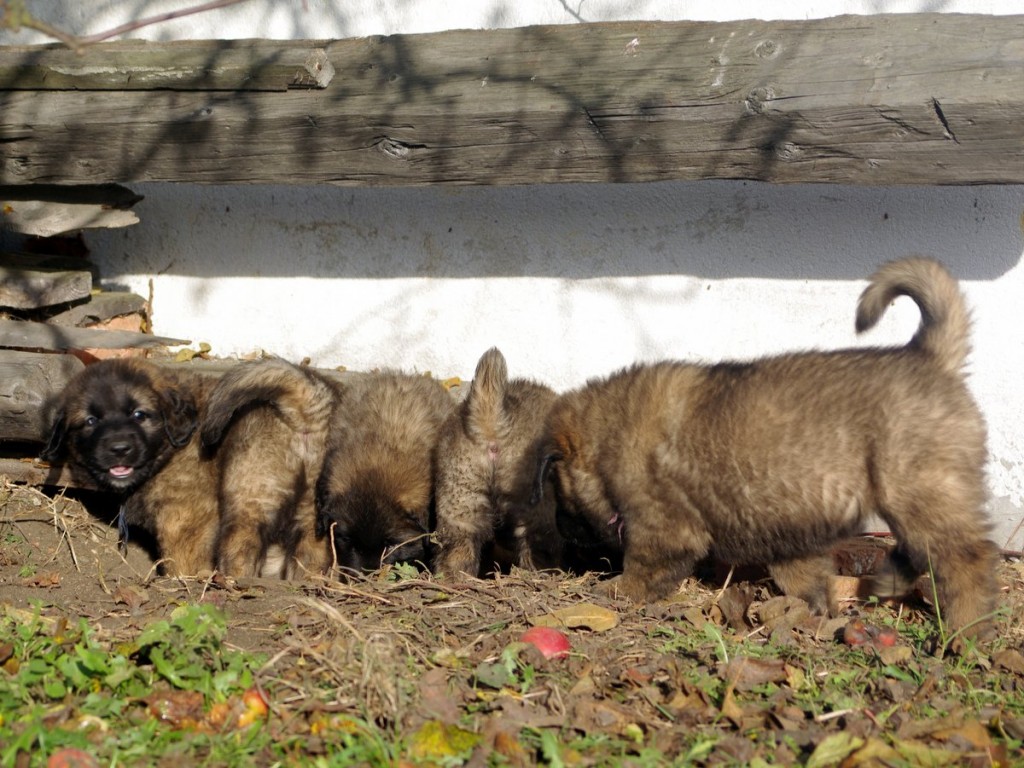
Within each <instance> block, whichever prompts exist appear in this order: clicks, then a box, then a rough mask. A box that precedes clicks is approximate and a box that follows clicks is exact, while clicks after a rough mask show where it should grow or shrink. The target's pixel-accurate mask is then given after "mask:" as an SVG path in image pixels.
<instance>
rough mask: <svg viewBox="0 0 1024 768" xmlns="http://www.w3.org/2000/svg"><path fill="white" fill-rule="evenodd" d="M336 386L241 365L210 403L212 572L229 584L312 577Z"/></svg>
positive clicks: (311, 374) (273, 363)
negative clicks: (214, 502) (216, 470)
mask: <svg viewBox="0 0 1024 768" xmlns="http://www.w3.org/2000/svg"><path fill="white" fill-rule="evenodd" d="M340 391H341V384H340V383H337V382H335V381H333V380H331V379H329V378H328V377H327V376H326V375H324V374H322V373H320V372H318V371H316V370H314V369H311V368H305V367H299V366H296V365H292V364H291V363H288V362H286V361H285V360H281V359H277V358H268V359H265V360H259V361H255V362H251V363H243V364H241V365H238V366H236V367H234V368H232V369H231V370H229V371H228V372H227V373H225V374H224V375H223V376H222V377H221V379H220V381H219V382H218V383H217V386H216V387H215V388H214V390H213V392H212V393H211V395H210V399H209V403H208V405H207V408H206V414H205V417H204V419H203V422H202V427H201V436H202V443H203V446H204V447H205V449H206V450H207V451H209V452H210V454H211V455H213V456H216V457H217V460H218V463H219V465H220V479H219V483H218V489H217V494H218V500H219V503H220V526H219V534H218V538H217V567H218V569H219V570H221V571H222V572H224V573H226V574H228V575H231V576H281V577H282V578H291V577H294V576H296V575H301V573H302V572H311V573H317V572H320V571H323V570H324V569H326V568H327V566H328V565H329V562H330V561H329V549H328V547H327V544H326V543H325V542H324V541H323V540H322V539H321V540H318V537H317V535H316V507H315V503H314V490H315V487H316V479H317V477H318V476H319V474H320V470H321V467H322V465H323V459H324V452H325V448H326V441H327V430H328V427H329V425H330V421H331V416H332V413H333V411H334V408H335V405H336V403H337V401H338V398H339V395H340Z"/></svg>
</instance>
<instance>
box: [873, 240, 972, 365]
mask: <svg viewBox="0 0 1024 768" xmlns="http://www.w3.org/2000/svg"><path fill="white" fill-rule="evenodd" d="M897 296H909V297H910V298H911V299H913V300H914V303H916V304H917V306H918V308H919V309H920V311H921V325H920V326H918V329H917V333H916V334H914V338H913V339H912V340H911V342H910V346H911V347H913V348H916V349H919V350H921V351H922V352H924V353H925V354H928V355H931V356H932V357H933V358H934V359H935V361H936V362H937V363H938V364H939V365H940V366H941V367H942V368H943V369H944V370H946V371H949V372H950V373H957V372H958V371H959V370H960V369H961V368H962V367H963V364H964V361H965V360H966V359H967V353H968V352H969V351H970V344H969V342H968V339H967V337H968V332H969V330H970V315H969V313H968V311H967V306H966V304H965V303H964V297H963V294H962V293H961V292H960V287H959V286H958V285H957V282H956V280H955V279H953V276H952V275H950V274H949V272H948V271H946V268H945V267H944V266H942V264H940V263H939V262H938V261H935V260H934V259H928V258H924V257H921V256H915V257H911V258H906V259H900V260H898V261H891V262H889V263H888V264H884V265H883V266H882V267H880V268H879V269H878V271H877V272H875V274H873V275H872V276H871V278H870V284H869V285H868V287H867V288H865V289H864V293H862V294H861V296H860V301H859V302H858V303H857V332H858V333H860V332H862V331H866V330H867V329H869V328H871V327H873V326H874V325H875V323H877V322H878V320H879V319H880V318H881V317H882V315H883V314H885V310H886V309H887V308H888V307H889V304H890V303H891V302H892V300H893V299H895V298H896V297H897Z"/></svg>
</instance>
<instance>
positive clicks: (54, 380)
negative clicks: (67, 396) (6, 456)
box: [0, 350, 85, 441]
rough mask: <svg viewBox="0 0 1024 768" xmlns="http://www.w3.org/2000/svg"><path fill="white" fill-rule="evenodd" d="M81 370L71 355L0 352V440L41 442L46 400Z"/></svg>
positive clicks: (79, 361) (79, 363) (80, 365)
mask: <svg viewBox="0 0 1024 768" xmlns="http://www.w3.org/2000/svg"><path fill="white" fill-rule="evenodd" d="M84 367H85V366H84V365H83V363H82V361H81V360H79V359H78V358H76V357H74V356H73V355H48V354H41V353H35V352H11V351H9V350H0V439H2V440H34V441H43V440H44V439H45V437H46V428H47V425H46V424H44V423H43V420H44V418H45V405H46V403H47V401H48V400H49V398H50V397H52V396H53V395H55V394H56V393H58V392H60V391H61V390H62V389H63V388H64V385H65V384H67V383H68V381H69V380H70V379H71V377H72V376H74V375H75V374H76V373H78V371H80V370H82V369H83V368H84Z"/></svg>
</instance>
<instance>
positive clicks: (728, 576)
mask: <svg viewBox="0 0 1024 768" xmlns="http://www.w3.org/2000/svg"><path fill="white" fill-rule="evenodd" d="M735 570H736V566H735V565H730V566H729V573H727V574H726V575H725V583H724V584H723V585H722V588H721V589H720V590H718V594H717V595H715V599H714V600H712V601H711V602H712V604H717V603H718V601H719V600H721V599H722V595H724V594H725V590H727V589H728V588H729V584H730V583H731V582H732V573H733V571H735Z"/></svg>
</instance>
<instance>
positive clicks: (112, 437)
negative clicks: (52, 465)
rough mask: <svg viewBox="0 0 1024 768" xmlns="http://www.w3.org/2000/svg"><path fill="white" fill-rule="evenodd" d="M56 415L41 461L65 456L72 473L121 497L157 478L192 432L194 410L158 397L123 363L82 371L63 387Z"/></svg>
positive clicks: (170, 394)
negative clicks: (84, 474)
mask: <svg viewBox="0 0 1024 768" xmlns="http://www.w3.org/2000/svg"><path fill="white" fill-rule="evenodd" d="M57 410H58V414H57V416H56V418H55V420H54V427H53V433H52V435H51V437H50V442H49V444H48V445H47V447H46V449H45V450H44V452H43V457H44V458H46V459H55V458H59V457H60V456H62V455H63V454H64V453H65V452H66V454H67V456H68V457H69V458H70V460H71V464H72V467H73V468H74V469H77V470H79V471H81V470H84V471H85V472H86V473H87V475H88V476H89V477H90V478H91V479H92V480H93V481H94V482H95V483H96V484H97V485H99V486H100V487H101V488H104V489H106V490H110V491H115V492H118V493H122V494H127V493H131V492H132V491H134V490H135V489H136V488H138V487H139V486H141V485H142V484H143V483H145V482H146V481H147V480H148V479H149V478H150V477H152V476H153V475H154V474H156V473H157V472H158V471H159V470H160V469H161V468H162V467H163V466H164V464H166V463H167V460H168V459H169V458H170V457H171V455H172V454H173V453H174V451H175V450H176V449H177V448H178V447H180V445H182V444H184V443H183V442H182V440H184V442H187V441H188V438H189V437H190V436H191V431H192V429H194V426H195V416H194V413H195V411H194V407H192V406H191V405H190V404H186V403H184V402H183V401H182V400H181V398H180V397H179V396H178V395H177V393H176V392H174V391H173V390H170V391H166V392H161V391H159V389H158V384H157V382H154V381H153V380H151V379H150V377H149V376H148V374H147V372H146V371H145V370H144V369H143V368H142V367H141V366H137V365H130V364H127V363H126V362H125V361H110V363H109V364H108V363H96V364H94V365H93V366H90V367H89V368H87V369H86V370H85V371H83V373H81V374H80V375H79V376H78V377H77V378H76V379H75V380H73V381H72V382H71V383H70V384H69V385H68V387H67V389H66V390H65V392H64V393H63V394H62V396H61V399H60V401H59V403H58V408H57ZM182 421H184V422H185V423H186V425H185V426H183V425H182V424H180V423H179V422H182ZM188 424H190V425H191V426H187V425H188Z"/></svg>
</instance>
